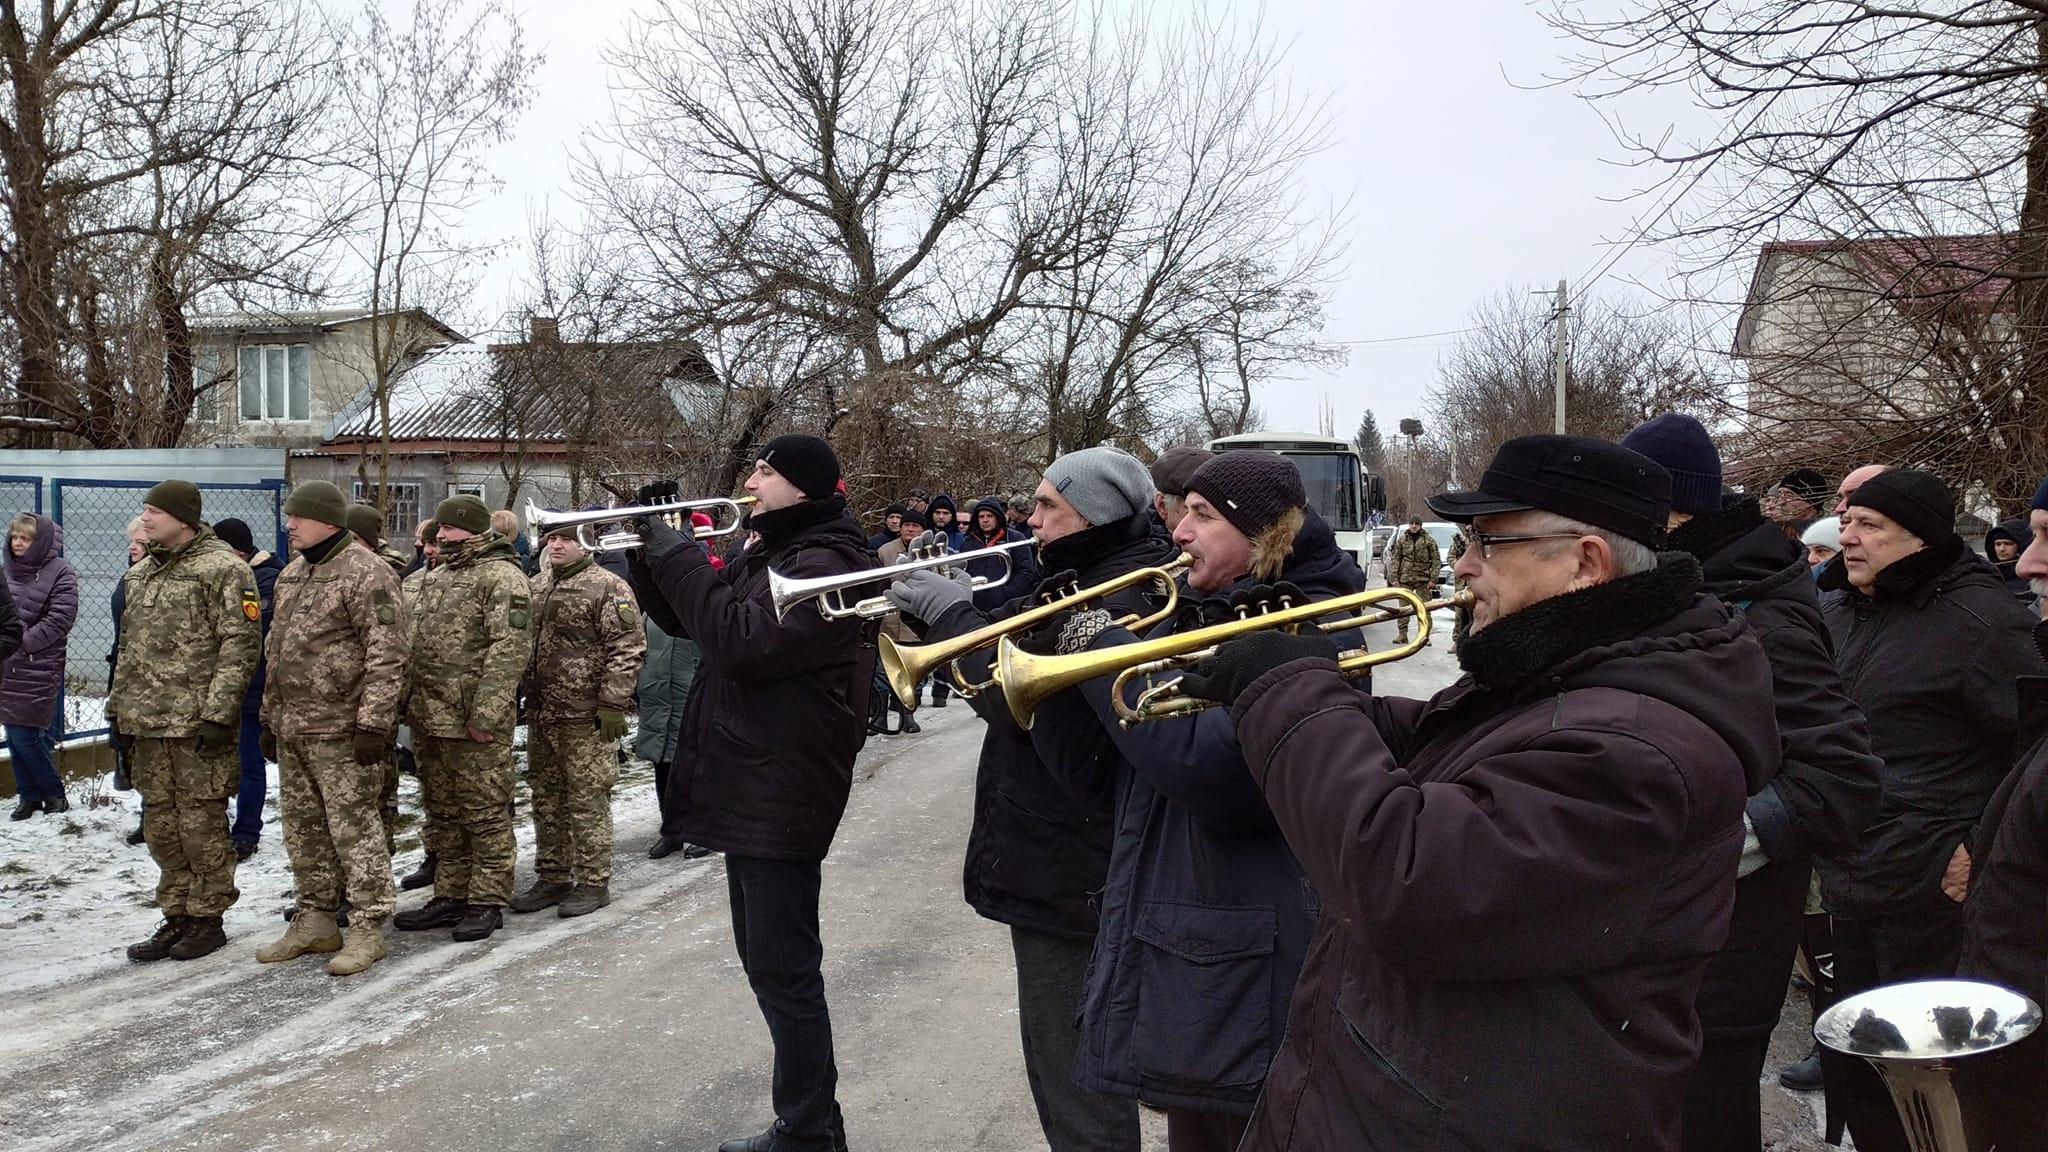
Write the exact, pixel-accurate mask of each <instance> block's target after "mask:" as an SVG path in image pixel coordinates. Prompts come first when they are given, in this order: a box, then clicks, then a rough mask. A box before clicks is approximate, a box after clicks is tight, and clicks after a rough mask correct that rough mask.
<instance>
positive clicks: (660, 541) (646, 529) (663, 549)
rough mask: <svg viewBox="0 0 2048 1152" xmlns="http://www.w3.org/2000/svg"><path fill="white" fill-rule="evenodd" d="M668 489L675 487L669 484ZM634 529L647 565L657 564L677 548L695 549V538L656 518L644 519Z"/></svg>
mask: <svg viewBox="0 0 2048 1152" xmlns="http://www.w3.org/2000/svg"><path fill="white" fill-rule="evenodd" d="M669 487H671V488H673V487H675V485H673V484H671V485H669ZM634 527H636V528H638V529H639V531H640V550H641V551H642V552H644V553H646V555H647V562H648V563H649V564H656V563H659V562H660V561H661V560H662V558H663V557H665V556H667V555H668V554H669V553H671V552H673V551H675V550H676V549H678V548H694V547H696V538H695V536H685V535H683V534H682V533H681V532H678V531H676V530H675V528H674V527H672V526H670V524H669V522H668V521H667V520H664V519H662V518H661V517H658V516H648V517H645V518H643V519H642V520H640V521H639V522H638V523H637V524H635V525H634Z"/></svg>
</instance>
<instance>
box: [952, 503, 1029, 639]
mask: <svg viewBox="0 0 2048 1152" xmlns="http://www.w3.org/2000/svg"><path fill="white" fill-rule="evenodd" d="M984 508H988V509H991V510H993V511H994V512H995V514H996V522H997V523H998V524H1001V523H1003V506H1002V505H1001V504H999V503H997V502H996V501H994V500H983V501H981V502H979V503H977V504H976V505H975V506H974V510H973V512H971V513H970V514H969V516H968V527H967V529H966V531H965V532H964V533H963V534H962V535H961V536H960V537H958V539H957V540H956V542H955V543H954V545H953V547H954V548H955V550H957V551H961V552H965V553H968V554H970V555H971V554H972V553H973V552H974V551H975V550H976V549H979V548H988V547H991V546H993V545H999V544H1014V543H1016V542H1018V541H1020V540H1029V539H1031V534H1030V533H1028V532H1019V531H1017V530H1016V529H1015V528H1009V527H1003V528H998V529H997V535H996V537H995V539H993V540H990V539H987V538H984V537H983V536H982V534H981V525H980V521H981V510H982V509H984ZM1009 556H1010V578H1009V579H1007V580H1004V579H1001V577H1002V575H1003V562H1002V561H1001V560H998V559H996V558H995V557H993V556H985V557H982V558H981V559H979V560H969V561H968V562H967V563H966V565H965V567H966V569H967V574H968V575H970V576H979V577H981V578H982V579H984V580H992V581H995V583H992V584H990V585H989V586H988V587H986V588H983V589H981V590H980V591H978V592H976V593H975V594H974V606H975V607H976V608H979V609H981V610H982V611H983V612H993V611H995V610H996V609H998V608H1000V607H1002V606H1003V605H1005V604H1008V603H1009V602H1010V601H1012V600H1015V599H1017V598H1018V597H1019V596H1022V595H1024V594H1025V593H1027V592H1029V591H1031V590H1032V589H1033V588H1035V587H1037V586H1038V574H1039V567H1038V561H1037V558H1036V557H1034V556H1033V555H1032V554H1031V550H1030V549H1028V548H1018V549H1015V550H1013V551H1011V552H1010V554H1009Z"/></svg>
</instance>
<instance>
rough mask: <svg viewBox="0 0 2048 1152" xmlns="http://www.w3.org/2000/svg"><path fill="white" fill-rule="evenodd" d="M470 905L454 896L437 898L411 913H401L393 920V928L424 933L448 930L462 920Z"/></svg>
mask: <svg viewBox="0 0 2048 1152" xmlns="http://www.w3.org/2000/svg"><path fill="white" fill-rule="evenodd" d="M468 907H469V905H467V904H465V903H463V902H462V901H460V900H457V899H455V898H454V897H452V896H436V897H434V898H433V899H432V900H429V901H427V902H426V903H425V904H422V905H420V906H419V907H417V908H415V909H413V910H412V911H410V912H400V913H399V914H398V915H396V916H393V917H392V918H391V926H392V927H394V928H396V929H398V930H399V931H400V932H423V931H425V930H427V929H429V928H446V927H448V926H449V925H450V924H454V923H456V922H457V921H459V920H461V919H462V913H463V910H464V909H466V908H468Z"/></svg>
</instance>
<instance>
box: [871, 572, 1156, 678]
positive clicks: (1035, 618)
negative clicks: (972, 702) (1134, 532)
mask: <svg viewBox="0 0 2048 1152" xmlns="http://www.w3.org/2000/svg"><path fill="white" fill-rule="evenodd" d="M1193 562H1194V558H1193V557H1191V556H1189V555H1188V554H1187V553H1185V552H1183V553H1181V554H1180V555H1179V556H1176V557H1174V558H1173V560H1171V561H1169V562H1168V563H1165V564H1161V565H1157V566H1155V567H1151V568H1134V569H1132V570H1131V571H1129V572H1126V573H1124V574H1123V575H1121V576H1112V577H1110V578H1109V579H1107V580H1104V581H1102V582H1101V583H1098V584H1093V585H1090V586H1089V587H1086V588H1079V587H1076V588H1073V589H1071V590H1070V591H1068V592H1066V593H1065V594H1064V595H1061V596H1060V597H1058V598H1057V599H1053V600H1048V601H1047V602H1045V603H1043V604H1040V605H1038V606H1036V607H1034V608H1029V609H1026V610H1025V611H1022V612H1019V613H1017V614H1016V615H1015V616H1012V617H1010V618H1009V619H1007V620H998V621H996V622H995V623H993V624H984V625H982V626H981V627H979V628H976V629H975V630H974V631H972V632H967V633H963V634H961V635H959V636H955V637H953V638H952V639H951V640H938V641H934V642H932V643H930V644H898V643H897V642H896V641H895V640H893V639H891V638H890V637H888V636H886V635H884V636H882V637H881V638H880V639H878V640H877V641H876V643H877V645H878V646H879V648H880V650H881V660H882V672H883V674H884V675H885V676H887V677H888V680H889V687H890V688H892V689H894V690H895V692H896V698H897V699H898V700H901V701H903V704H904V707H906V708H907V707H912V706H914V705H915V703H916V701H917V686H918V685H919V684H920V683H922V682H923V681H924V678H925V677H926V676H929V675H931V674H932V672H933V671H934V670H935V669H938V668H950V669H951V670H952V674H953V686H954V688H955V690H956V691H958V692H959V693H960V695H961V696H963V697H967V696H973V695H975V694H976V693H979V692H982V691H985V690H987V689H988V688H989V687H991V686H993V685H994V684H995V678H994V677H990V678H988V679H986V680H980V681H974V680H969V679H968V677H967V674H966V673H965V672H963V671H962V670H961V668H960V661H961V660H963V659H965V658H966V657H968V656H971V655H973V654H974V653H976V652H979V651H980V650H982V649H983V648H986V647H988V646H989V645H991V644H994V643H995V642H996V641H998V640H1001V639H1002V638H1003V637H1005V636H1009V635H1011V634H1012V633H1016V632H1023V631H1028V630H1029V629H1032V628H1035V627H1037V626H1038V624H1039V623H1040V622H1041V621H1043V620H1046V619H1049V618H1051V617H1052V616H1054V615H1056V614H1058V613H1059V612H1062V611H1064V610H1066V609H1068V608H1071V607H1073V606H1075V605H1076V604H1081V603H1085V602H1087V601H1089V600H1100V599H1103V598H1105V597H1109V596H1114V595H1115V594H1117V593H1118V592H1121V591H1123V590H1124V589H1126V588H1135V587H1137V586H1139V585H1141V584H1145V583H1147V582H1154V581H1156V582H1157V583H1158V584H1159V585H1160V587H1161V588H1163V589H1164V590H1165V595H1166V604H1165V606H1164V607H1161V608H1160V609H1159V610H1158V611H1156V612H1154V613H1152V614H1151V615H1149V616H1126V617H1124V618H1123V619H1122V620H1119V621H1118V622H1117V625H1118V627H1121V628H1129V629H1131V630H1132V631H1134V632H1141V631H1144V630H1145V629H1147V628H1151V627H1154V626H1156V625H1157V624H1159V623H1160V622H1161V621H1164V620H1166V619H1168V618H1169V617H1171V616H1172V615H1173V613H1174V610H1175V609H1176V608H1178V607H1179V605H1180V588H1179V586H1178V585H1177V584H1176V583H1175V581H1174V577H1175V576H1177V575H1179V574H1180V573H1181V572H1183V571H1185V570H1186V569H1187V566H1188V565H1189V564H1191V563H1193Z"/></svg>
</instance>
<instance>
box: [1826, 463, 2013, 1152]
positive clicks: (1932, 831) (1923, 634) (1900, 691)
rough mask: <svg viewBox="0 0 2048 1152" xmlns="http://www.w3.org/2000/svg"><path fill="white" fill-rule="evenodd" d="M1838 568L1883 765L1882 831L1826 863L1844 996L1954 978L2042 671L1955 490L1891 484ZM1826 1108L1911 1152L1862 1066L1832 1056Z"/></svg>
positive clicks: (1830, 618)
mask: <svg viewBox="0 0 2048 1152" xmlns="http://www.w3.org/2000/svg"><path fill="white" fill-rule="evenodd" d="M1845 507H1846V510H1845V511H1844V512H1843V515H1842V552H1841V554H1840V555H1838V556H1836V557H1835V559H1834V560H1833V561H1831V562H1829V564H1828V566H1827V567H1826V568H1825V569H1823V570H1822V571H1821V579H1820V585H1821V587H1822V588H1823V589H1841V590H1842V591H1843V595H1842V597H1841V598H1840V599H1839V600H1837V601H1835V602H1833V603H1830V604H1829V605H1828V607H1827V609H1826V616H1827V623H1828V630H1829V631H1830V632H1831V633H1832V634H1833V636H1834V641H1835V653H1836V662H1837V664H1838V666H1839V667H1840V668H1841V670H1842V682H1843V684H1844V686H1845V687H1846V688H1847V690H1848V693H1849V698H1850V699H1851V700H1853V701H1855V702H1856V704H1857V705H1858V706H1859V707H1861V708H1862V709H1863V714H1864V716H1865V717H1867V718H1868V719H1869V723H1870V750H1871V751H1872V752H1874V753H1876V754H1877V755H1878V756H1879V757H1880V758H1881V759H1882V760H1883V761H1884V769H1883V773H1882V777H1881V779H1882V782H1883V785H1884V801H1883V804H1882V806H1881V807H1880V808H1879V810H1878V820H1877V823H1876V824H1875V825H1874V826H1873V827H1872V828H1871V829H1870V830H1869V832H1868V833H1867V834H1866V835H1865V836H1864V838H1863V842H1862V844H1861V845H1860V846H1859V847H1858V848H1857V849H1856V850H1855V851H1854V852H1851V853H1846V854H1843V855H1839V856H1835V857H1832V858H1824V859H1822V860H1821V861H1819V865H1818V868H1819V872H1820V883H1821V894H1822V896H1823V897H1824V898H1825V899H1826V902H1827V907H1828V911H1830V912H1832V913H1833V914H1834V917H1835V920H1834V943H1835V988H1836V990H1837V992H1838V993H1839V994H1840V995H1842V996H1851V995H1854V994H1855V993H1857V992H1861V991H1863V990H1865V989H1868V988H1874V987H1877V986H1878V985H1880V984H1892V983H1897V982H1899V981H1902V980H1921V979H1929V978H1934V977H1945V976H1948V975H1951V974H1953V973H1954V971H1955V968H1956V961H1957V959H1958V958H1959V956H1960V955H1961V953H1962V947H1963V920H1964V912H1963V903H1962V902H1963V898H1964V890H1965V885H1966V884H1967V881H1968V877H1969V868H1970V856H1969V849H1968V847H1967V843H1968V841H1969V839H1970V834H1971V830H1972V828H1973V827H1974V826H1975V825H1976V823H1977V821H1978V818H1979V817H1981V816H1982V815H1983V814H1984V808H1985V804H1986V802H1987V801H1988V800H1989V799H1990V798H1991V794H1992V791H1993V790H1994V789H1995V788H1997V786H1998V783H1999V781H2000V780H2001V779H2003V778H2004V776H2005V775H2006V772H2007V770H2008V769H2009V768H2010V767H2011V765H2012V760H2011V755H2012V747H2013V742H2014V738H2015V736H2016V735H2017V733H2018V730H2019V697H2018V691H2017V689H2016V688H2015V687H2014V685H2015V683H2016V681H2017V680H2018V678H2019V677H2021V676H2025V675H2033V674H2036V673H2039V672H2041V671H2042V670H2043V668H2042V664H2041V659H2040V657H2039V655H2038V654H2037V653H2036V652H2035V650H2034V644H2033V638H2032V628H2033V624H2034V621H2033V620H2032V619H2031V618H2030V617H2029V616H2028V614H2027V612H2026V610H2025V609H2024V608H2022V607H2021V606H2020V605H2019V603H2018V601H2016V600H2014V599H2013V597H2012V594H2011V593H2009V592H2007V591H2006V589H2005V584H2004V582H2003V581H2001V580H2000V579H1999V578H1998V573H1997V572H1996V571H1995V570H1994V569H1993V568H1992V567H1991V565H1990V564H1989V563H1988V562H1987V561H1985V559H1984V558H1983V557H1981V556H1978V555H1976V554H1975V553H1973V552H1971V551H1970V550H1969V549H1968V548H1967V547H1966V546H1965V545H1964V544H1963V541H1962V538H1961V537H1959V536H1957V535H1956V534H1955V529H1954V524H1955V501H1954V498H1953V497H1952V496H1951V495H1950V494H1949V490H1948V486H1947V485H1945V484H1943V483H1942V482H1941V481H1940V480H1938V479H1936V478H1935V477H1933V476H1931V475H1928V474H1927V473H1925V472H1919V471H1915V470H1912V469H1906V468H1897V469H1892V470H1889V471H1886V472H1882V473H1879V474H1878V475H1875V476H1872V477H1871V478H1870V479H1868V480H1865V481H1863V483H1862V484H1861V485H1859V486H1858V487H1857V488H1856V490H1855V491H1854V492H1851V493H1850V494H1849V495H1848V497H1847V501H1846V506H1845ZM1821 1059H1822V1064H1823V1066H1824V1068H1825V1070H1826V1078H1827V1083H1828V1095H1829V1103H1830V1106H1834V1105H1836V1104H1839V1105H1841V1107H1842V1111H1843V1113H1844V1115H1845V1116H1846V1117H1847V1118H1848V1125H1849V1132H1850V1134H1851V1135H1852V1136H1854V1137H1855V1139H1856V1147H1857V1148H1859V1149H1862V1150H1863V1152H1889V1150H1891V1149H1903V1148H1905V1147H1906V1146H1907V1145H1906V1143H1905V1135H1904V1132H1903V1130H1902V1129H1901V1128H1900V1126H1899V1120H1898V1114H1897V1112H1896V1111H1895V1110H1894V1109H1893V1107H1892V1102H1891V1097H1890V1095H1889V1094H1888V1093H1887V1092H1886V1091H1885V1090H1884V1087H1883V1085H1882V1083H1881V1082H1880V1081H1879V1080H1878V1077H1877V1073H1876V1072H1875V1071H1873V1070H1872V1069H1871V1068H1870V1067H1869V1066H1868V1064H1867V1063H1865V1062H1864V1061H1862V1060H1859V1059H1856V1058H1855V1057H1850V1056H1836V1055H1834V1054H1832V1053H1826V1052H1824V1053H1822V1057H1821Z"/></svg>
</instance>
